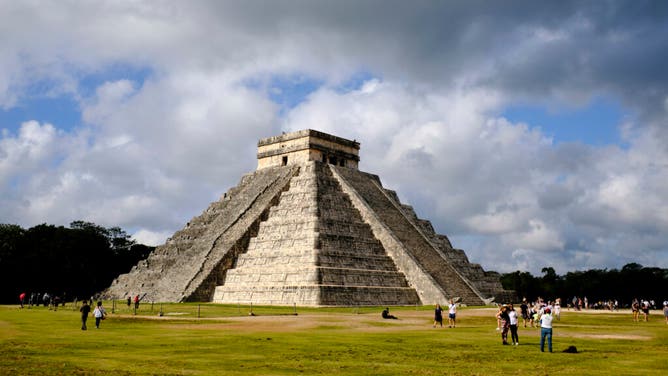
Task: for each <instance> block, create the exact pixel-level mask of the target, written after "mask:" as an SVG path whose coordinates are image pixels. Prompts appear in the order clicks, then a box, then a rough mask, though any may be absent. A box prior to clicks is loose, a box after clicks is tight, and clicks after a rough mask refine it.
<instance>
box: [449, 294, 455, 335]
mask: <svg viewBox="0 0 668 376" xmlns="http://www.w3.org/2000/svg"><path fill="white" fill-rule="evenodd" d="M456 316H457V305H456V304H455V302H454V301H453V300H452V299H450V306H449V308H448V328H450V327H452V328H454V327H455V319H456Z"/></svg>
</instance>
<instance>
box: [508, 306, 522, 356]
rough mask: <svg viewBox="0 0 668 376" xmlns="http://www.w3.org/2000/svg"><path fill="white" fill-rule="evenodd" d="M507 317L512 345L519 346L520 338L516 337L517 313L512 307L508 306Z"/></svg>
mask: <svg viewBox="0 0 668 376" xmlns="http://www.w3.org/2000/svg"><path fill="white" fill-rule="evenodd" d="M508 317H509V318H510V337H511V340H512V341H513V345H515V346H519V344H520V337H518V336H517V321H518V320H517V318H518V317H517V311H515V308H513V305H512V304H510V305H508Z"/></svg>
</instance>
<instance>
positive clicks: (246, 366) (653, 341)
mask: <svg viewBox="0 0 668 376" xmlns="http://www.w3.org/2000/svg"><path fill="white" fill-rule="evenodd" d="M105 306H107V310H108V311H111V307H112V304H111V303H105ZM160 309H161V307H160V305H154V306H153V307H152V309H151V306H150V305H149V304H142V306H141V307H140V310H139V311H138V312H137V314H136V315H135V313H134V312H133V311H132V310H129V309H128V308H127V307H126V306H125V305H119V306H116V307H115V309H114V311H115V312H114V313H113V314H111V313H110V315H109V318H108V319H107V320H105V321H103V322H102V325H101V328H100V329H99V330H96V329H95V326H94V319H93V318H89V320H88V327H89V330H87V331H82V330H81V329H80V321H79V312H78V311H76V310H74V309H73V307H72V306H69V307H67V306H66V307H64V308H59V309H58V311H55V312H54V311H50V310H48V309H47V308H44V307H40V308H34V307H33V308H31V309H28V308H26V309H19V308H18V307H17V306H0V375H13V374H19V375H23V374H25V375H30V374H36V375H37V374H39V375H51V374H53V375H106V374H113V375H124V374H132V375H135V374H144V375H153V374H156V375H241V374H245V375H286V374H305V375H313V374H328V375H334V374H351V375H352V374H362V375H398V374H401V375H406V374H407V375H411V374H415V375H443V374H451V375H490V374H528V375H548V374H555V375H557V374H558V375H578V376H582V375H592V374H594V375H595V374H600V375H610V374H611V373H613V372H614V374H618V375H632V374H633V375H647V374H661V373H662V371H666V370H668V325H666V323H665V320H664V319H663V315H662V314H661V313H660V312H658V311H657V312H655V313H654V314H653V315H652V316H651V317H650V321H649V322H647V323H645V322H640V323H634V322H632V320H631V314H630V312H628V313H627V312H625V313H624V314H619V313H617V314H613V313H588V312H587V313H575V312H564V313H563V314H562V318H561V321H559V322H556V321H555V329H554V332H555V336H554V351H555V352H554V353H552V354H549V353H541V352H540V351H539V346H538V343H539V335H538V333H539V329H531V328H527V329H524V328H522V327H520V333H519V335H520V343H521V345H520V346H517V347H515V346H502V345H501V340H500V336H499V334H498V332H497V331H496V330H495V328H496V320H495V319H494V317H493V314H494V311H493V310H489V309H483V308H462V309H460V311H459V314H458V316H459V319H460V320H459V323H458V325H457V328H455V329H449V328H447V327H446V328H443V329H441V328H436V329H434V328H432V325H431V323H432V313H431V308H430V307H419V308H416V307H393V308H392V313H393V314H395V315H397V316H399V318H400V319H399V320H382V319H381V318H380V310H381V309H380V308H361V309H354V308H336V309H329V308H327V309H325V308H322V309H313V308H310V309H306V308H301V307H299V308H296V310H297V313H298V315H294V312H295V308H294V307H285V308H276V307H254V308H253V313H254V314H255V316H249V315H248V313H249V311H250V307H241V306H221V305H213V304H203V305H197V304H166V305H164V306H162V312H163V316H162V317H158V316H159V312H160ZM198 316H199V318H198ZM569 345H575V346H577V348H578V350H579V351H580V353H578V354H567V353H562V352H561V351H562V350H564V349H565V348H566V347H568V346H569Z"/></svg>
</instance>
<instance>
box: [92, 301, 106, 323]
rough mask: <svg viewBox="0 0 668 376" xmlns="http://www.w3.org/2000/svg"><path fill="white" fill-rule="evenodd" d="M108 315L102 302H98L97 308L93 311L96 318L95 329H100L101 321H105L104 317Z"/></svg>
mask: <svg viewBox="0 0 668 376" xmlns="http://www.w3.org/2000/svg"><path fill="white" fill-rule="evenodd" d="M106 315H107V311H105V310H104V308H103V307H102V302H97V307H95V310H94V311H93V316H95V328H97V329H100V321H102V320H104V317H105V316H106Z"/></svg>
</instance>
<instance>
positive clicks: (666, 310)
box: [663, 300, 668, 324]
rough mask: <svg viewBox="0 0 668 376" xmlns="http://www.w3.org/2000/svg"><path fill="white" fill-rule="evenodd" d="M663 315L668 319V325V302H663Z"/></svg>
mask: <svg viewBox="0 0 668 376" xmlns="http://www.w3.org/2000/svg"><path fill="white" fill-rule="evenodd" d="M663 315H664V316H665V317H666V324H668V300H667V301H665V302H663Z"/></svg>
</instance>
